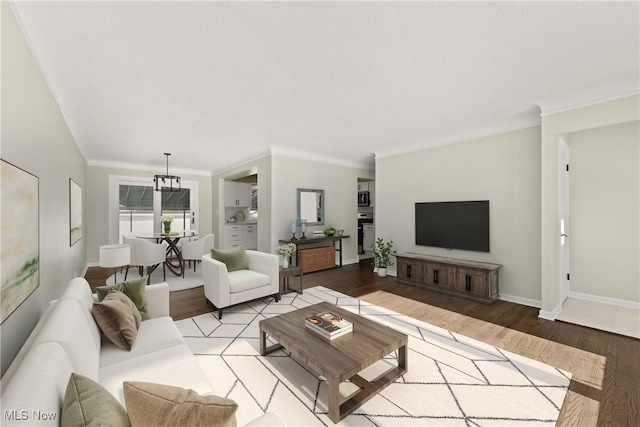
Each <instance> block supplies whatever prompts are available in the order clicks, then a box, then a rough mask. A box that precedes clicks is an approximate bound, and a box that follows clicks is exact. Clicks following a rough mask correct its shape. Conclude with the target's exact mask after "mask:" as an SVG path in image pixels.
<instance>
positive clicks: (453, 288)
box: [396, 252, 502, 303]
mask: <svg viewBox="0 0 640 427" xmlns="http://www.w3.org/2000/svg"><path fill="white" fill-rule="evenodd" d="M396 260H397V261H398V268H397V279H398V281H400V282H402V283H406V284H409V285H413V286H416V287H419V288H424V289H429V290H433V291H438V292H442V293H445V294H449V295H455V296H460V297H463V298H467V299H470V300H474V301H478V302H484V303H492V302H493V301H495V300H497V299H499V298H500V294H499V293H498V270H499V269H500V267H502V265H501V264H491V263H487V262H478V261H468V260H462V259H456V258H445V257H437V256H431V255H421V254H415V253H410V252H409V253H402V254H398V255H396Z"/></svg>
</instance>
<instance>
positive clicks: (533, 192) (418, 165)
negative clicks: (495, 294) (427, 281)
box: [375, 127, 541, 305]
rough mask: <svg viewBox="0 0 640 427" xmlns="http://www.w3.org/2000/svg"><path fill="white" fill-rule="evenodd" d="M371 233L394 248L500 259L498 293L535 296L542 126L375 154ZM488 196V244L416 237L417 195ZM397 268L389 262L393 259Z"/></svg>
mask: <svg viewBox="0 0 640 427" xmlns="http://www.w3.org/2000/svg"><path fill="white" fill-rule="evenodd" d="M375 179H376V204H375V218H376V237H382V238H384V239H391V240H393V241H394V243H395V245H394V246H395V248H396V249H397V250H398V252H417V253H422V254H430V255H437V256H447V257H454V258H461V259H469V260H477V261H486V262H493V263H498V264H502V268H501V269H500V271H499V287H500V294H501V295H504V296H509V297H510V299H512V300H514V301H520V302H523V303H528V304H531V305H536V304H539V301H540V298H541V296H540V128H539V127H532V128H528V129H522V130H517V131H513V132H507V133H503V134H499V135H493V136H489V137H485V138H479V139H476V140H472V141H466V142H460V143H457V144H451V145H445V146H440V147H436V148H431V149H427V150H423V151H418V152H413V153H407V154H401V155H397V156H393V157H386V158H379V159H377V160H376V177H375ZM464 200H489V201H490V252H489V253H482V252H470V251H462V250H447V249H442V248H432V247H426V246H416V245H415V213H414V209H415V203H416V202H434V201H464ZM394 268H395V267H394Z"/></svg>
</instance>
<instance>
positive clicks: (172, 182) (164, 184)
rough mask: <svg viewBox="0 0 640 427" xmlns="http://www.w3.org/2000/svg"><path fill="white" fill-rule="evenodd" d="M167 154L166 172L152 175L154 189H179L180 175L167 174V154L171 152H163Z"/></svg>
mask: <svg viewBox="0 0 640 427" xmlns="http://www.w3.org/2000/svg"><path fill="white" fill-rule="evenodd" d="M164 155H165V156H167V174H166V175H154V176H153V182H155V183H156V191H167V192H169V191H180V177H179V176H176V175H169V156H170V155H171V153H164Z"/></svg>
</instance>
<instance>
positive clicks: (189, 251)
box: [182, 234, 214, 278]
mask: <svg viewBox="0 0 640 427" xmlns="http://www.w3.org/2000/svg"><path fill="white" fill-rule="evenodd" d="M213 240H214V235H213V234H207V235H206V236H204V237H203V238H201V239H198V240H191V241H188V242H184V243H183V244H182V262H186V261H189V262H191V261H193V271H194V272H195V271H196V262H199V261H201V260H202V255H206V254H210V253H211V249H213ZM183 267H184V268H183V269H182V277H183V278H184V271H185V270H186V266H183Z"/></svg>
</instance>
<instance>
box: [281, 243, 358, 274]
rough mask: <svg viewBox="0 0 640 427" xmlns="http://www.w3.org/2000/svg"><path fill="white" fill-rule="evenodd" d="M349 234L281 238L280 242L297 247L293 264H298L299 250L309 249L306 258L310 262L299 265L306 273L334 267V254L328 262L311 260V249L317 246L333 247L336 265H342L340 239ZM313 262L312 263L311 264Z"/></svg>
mask: <svg viewBox="0 0 640 427" xmlns="http://www.w3.org/2000/svg"><path fill="white" fill-rule="evenodd" d="M349 237H350V236H349V235H342V236H325V237H309V238H305V239H283V240H280V243H281V244H282V243H293V244H295V245H296V246H297V247H298V251H296V262H295V265H298V261H299V259H300V256H299V255H300V254H299V253H298V252H299V251H309V255H311V256H309V257H307V258H308V260H309V259H310V260H311V261H310V263H308V265H306V266H305V265H300V267H302V271H303V272H304V273H308V272H311V271H319V270H326V269H328V268H335V267H336V263H335V255H334V256H333V261H332V262H329V263H326V262H324V263H314V262H313V255H312V250H313V249H318V248H322V247H333V249H334V250H335V251H337V252H338V253H339V264H338V267H342V239H348V238H349ZM321 255H324V256H325V257H326V255H327V254H321ZM302 258H304V255H303V256H302ZM312 264H314V265H312Z"/></svg>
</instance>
